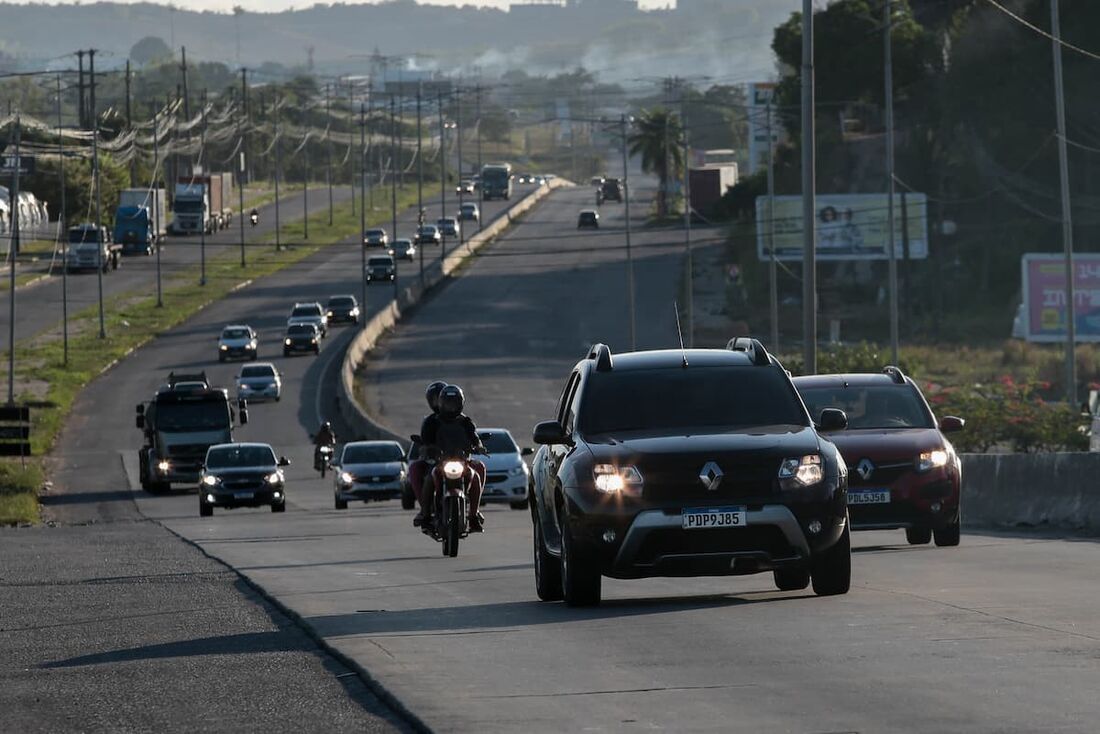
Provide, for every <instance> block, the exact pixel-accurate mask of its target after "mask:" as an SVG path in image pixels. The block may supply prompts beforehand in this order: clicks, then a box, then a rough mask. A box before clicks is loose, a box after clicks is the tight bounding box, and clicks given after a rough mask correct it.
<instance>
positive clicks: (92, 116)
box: [88, 48, 99, 132]
mask: <svg viewBox="0 0 1100 734" xmlns="http://www.w3.org/2000/svg"><path fill="white" fill-rule="evenodd" d="M95 52H96V50H95V49H94V48H90V49H88V100H89V101H88V122H89V124H91V125H92V129H93V130H95V131H96V132H99V119H98V118H97V117H96V115H97V114H98V109H97V107H96V104H95Z"/></svg>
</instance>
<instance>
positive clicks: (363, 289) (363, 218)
mask: <svg viewBox="0 0 1100 734" xmlns="http://www.w3.org/2000/svg"><path fill="white" fill-rule="evenodd" d="M366 189H367V107H366V105H364V104H363V103H362V102H360V103H359V259H360V261H361V263H360V267H359V293H360V298H361V299H362V300H361V301H360V303H359V313H360V315H361V317H362V318H361V319H360V323H362V324H363V328H364V329H365V328H367V318H366V313H367V243H366V241H365V237H366V233H367V201H366ZM351 198H352V201H354V200H355V197H354V196H352V197H351Z"/></svg>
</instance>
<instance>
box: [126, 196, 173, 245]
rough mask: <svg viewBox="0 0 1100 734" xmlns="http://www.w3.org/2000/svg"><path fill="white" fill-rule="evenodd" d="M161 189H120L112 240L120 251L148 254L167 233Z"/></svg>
mask: <svg viewBox="0 0 1100 734" xmlns="http://www.w3.org/2000/svg"><path fill="white" fill-rule="evenodd" d="M165 219H166V218H165V192H164V189H153V188H149V189H124V190H123V191H122V192H121V193H120V194H119V200H118V209H116V210H115V233H114V234H115V236H114V240H115V242H116V243H118V244H120V245H122V254H124V255H152V254H153V252H154V251H156V249H157V245H158V244H159V243H160V242H161V240H163V239H164V236H165V234H166V233H167V222H166V221H165Z"/></svg>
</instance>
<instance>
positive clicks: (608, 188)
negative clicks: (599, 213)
mask: <svg viewBox="0 0 1100 734" xmlns="http://www.w3.org/2000/svg"><path fill="white" fill-rule="evenodd" d="M622 200H623V182H622V181H620V180H619V179H617V178H605V179H604V180H603V183H601V184H600V187H599V188H598V189H596V206H599V205H600V204H602V203H604V202H605V201H618V202H621V201H622Z"/></svg>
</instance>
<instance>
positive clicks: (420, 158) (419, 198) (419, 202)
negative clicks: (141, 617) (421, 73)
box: [416, 82, 424, 288]
mask: <svg viewBox="0 0 1100 734" xmlns="http://www.w3.org/2000/svg"><path fill="white" fill-rule="evenodd" d="M422 89H423V85H422V84H421V83H419V82H417V85H416V221H417V228H418V229H419V227H421V226H423V224H424V154H423V148H424V135H423V131H422V128H421V125H422V122H423V120H422V117H421V108H420V103H421V96H422V95H421V92H422ZM416 251H417V253H418V254H419V255H420V287H421V288H423V287H424V248H423V247H418V248H416Z"/></svg>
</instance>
